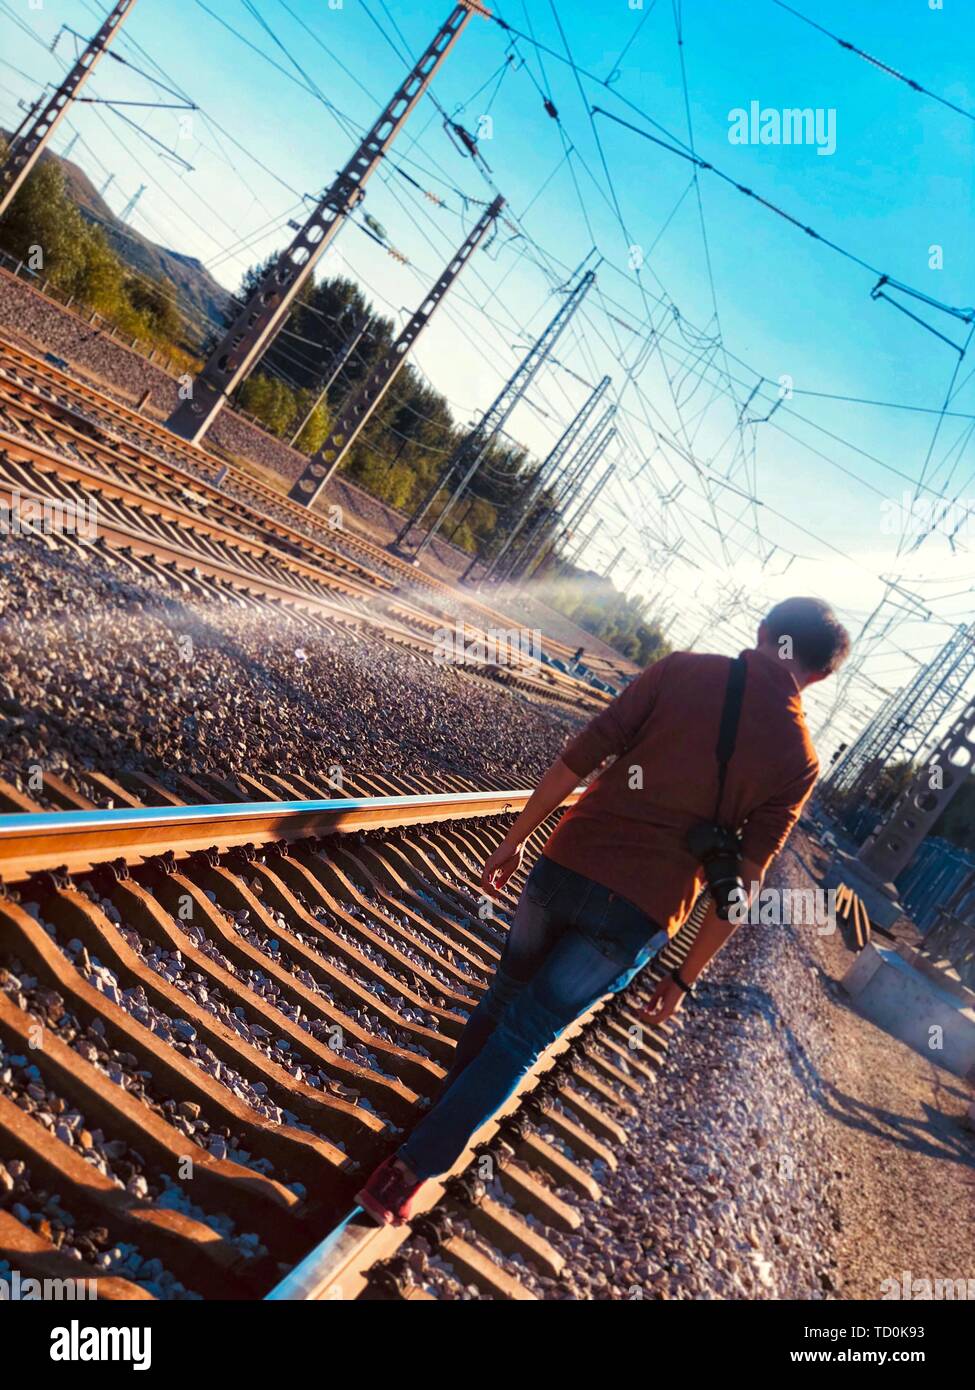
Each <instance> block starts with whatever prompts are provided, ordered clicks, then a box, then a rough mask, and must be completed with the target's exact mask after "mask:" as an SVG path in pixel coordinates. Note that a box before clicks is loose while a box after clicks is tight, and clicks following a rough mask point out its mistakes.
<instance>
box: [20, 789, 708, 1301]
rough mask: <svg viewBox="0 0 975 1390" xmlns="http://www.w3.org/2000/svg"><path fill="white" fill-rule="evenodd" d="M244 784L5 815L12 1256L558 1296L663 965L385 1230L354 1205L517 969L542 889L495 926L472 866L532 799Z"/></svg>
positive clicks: (644, 1044) (196, 1291) (642, 1072)
mask: <svg viewBox="0 0 975 1390" xmlns="http://www.w3.org/2000/svg"><path fill="white" fill-rule="evenodd" d="M254 785H255V786H256V785H258V783H256V782H255V784H254ZM381 789H382V788H380V790H381ZM310 790H316V789H315V788H311V789H310ZM347 790H348V789H347ZM357 790H358V789H357ZM236 791H237V795H238V798H239V799H238V800H236V801H234V802H231V803H229V804H223V805H220V804H203V805H197V806H182V805H165V806H155V807H142V806H138V805H132V806H126V807H120V808H117V809H115V810H110V811H102V810H98V809H91V810H87V811H85V810H75V811H66V812H62V813H46V814H45V813H39V812H36V813H34V814H30V813H23V814H20V815H12V816H11V815H8V816H3V817H0V869H2V872H3V879H4V884H3V896H2V897H0V1181H2V1182H3V1183H4V1185H5V1187H7V1188H8V1190H9V1192H8V1195H9V1197H10V1198H11V1199H12V1200H8V1201H7V1202H6V1203H5V1204H4V1205H3V1206H2V1207H0V1259H3V1258H6V1259H8V1260H10V1261H11V1262H16V1265H17V1267H18V1268H20V1269H22V1270H24V1271H26V1272H28V1273H30V1274H33V1275H34V1276H35V1277H54V1278H57V1277H68V1276H73V1277H76V1278H77V1277H85V1276H86V1275H87V1276H88V1277H97V1279H98V1289H99V1295H100V1296H101V1297H107V1298H130V1299H131V1298H147V1297H156V1298H167V1297H187V1296H193V1295H198V1296H201V1297H233V1296H238V1297H251V1298H261V1297H272V1298H278V1299H280V1298H286V1299H290V1298H296V1299H298V1298H300V1299H306V1298H342V1299H356V1298H404V1299H411V1300H412V1299H416V1298H421V1299H425V1298H435V1297H437V1296H438V1294H439V1293H443V1292H444V1291H447V1293H446V1296H457V1293H456V1290H457V1289H460V1290H462V1291H464V1292H463V1296H467V1297H473V1296H477V1297H486V1298H502V1299H531V1298H537V1297H558V1296H559V1294H558V1290H559V1280H560V1275H561V1271H562V1269H563V1263H564V1261H563V1257H562V1255H561V1254H559V1252H558V1251H557V1249H556V1248H555V1247H554V1246H553V1244H552V1243H551V1240H550V1239H549V1235H550V1233H551V1232H553V1231H564V1232H571V1231H572V1230H574V1229H576V1228H577V1227H578V1226H579V1225H580V1223H581V1219H582V1218H581V1215H580V1212H579V1210H578V1209H577V1207H576V1206H575V1205H574V1199H582V1200H587V1199H588V1200H592V1199H593V1198H598V1196H599V1180H598V1174H599V1171H600V1165H606V1166H609V1167H612V1166H614V1165H615V1162H616V1159H615V1157H614V1148H617V1147H618V1146H619V1145H620V1144H621V1143H622V1141H623V1138H624V1134H623V1130H622V1128H621V1120H622V1119H623V1118H625V1116H626V1114H627V1113H632V1111H633V1107H634V1105H635V1104H637V1103H640V1102H641V1097H642V1093H643V1091H644V1089H645V1088H646V1087H647V1086H648V1085H650V1084H651V1083H652V1080H653V1076H654V1071H655V1068H656V1066H657V1065H658V1064H659V1062H660V1060H661V1055H662V1051H663V1049H664V1047H665V1045H666V1042H667V1031H668V1030H666V1029H664V1030H661V1031H660V1032H646V1033H645V1032H644V1031H643V1030H642V1028H641V1027H640V1025H639V1021H638V1019H637V1016H636V1013H635V1012H634V1010H635V1006H636V1003H637V1001H638V998H639V996H640V995H641V994H642V993H643V992H644V991H645V990H646V989H647V988H649V986H650V985H651V983H652V980H653V978H654V973H653V969H652V968H648V970H647V971H645V972H644V973H643V975H642V976H641V977H640V979H639V980H638V981H637V982H635V984H634V986H631V989H630V991H629V992H628V993H627V994H626V995H623V996H620V997H618V998H615V999H613V1000H612V1001H611V1002H604V1003H603V1004H602V1005H597V1006H596V1007H595V1008H594V1009H593V1010H592V1011H591V1013H590V1014H589V1015H588V1016H587V1017H586V1018H584V1019H582V1020H580V1021H579V1023H578V1024H577V1025H575V1026H574V1027H573V1028H571V1029H569V1030H568V1031H567V1033H566V1034H565V1035H563V1037H562V1038H560V1039H559V1040H558V1042H557V1043H556V1044H555V1045H554V1046H553V1048H552V1049H550V1050H549V1052H548V1053H547V1054H545V1056H543V1057H542V1058H541V1059H540V1061H539V1063H538V1065H537V1067H536V1068H535V1070H534V1072H533V1073H532V1074H530V1075H529V1076H528V1077H527V1078H526V1079H525V1081H524V1082H523V1084H522V1085H521V1086H520V1087H519V1088H518V1091H517V1093H516V1095H515V1096H513V1097H512V1099H511V1101H509V1103H508V1104H507V1105H506V1106H505V1107H504V1108H503V1109H502V1111H501V1112H500V1113H499V1114H498V1115H496V1116H495V1117H494V1118H493V1119H492V1120H491V1121H490V1122H489V1123H488V1124H487V1125H485V1126H484V1127H483V1129H482V1130H481V1131H480V1132H479V1133H478V1134H477V1135H475V1136H474V1139H473V1141H472V1143H471V1145H470V1146H469V1147H468V1149H467V1150H466V1151H465V1153H464V1155H463V1156H462V1158H461V1160H460V1161H459V1162H458V1164H457V1165H456V1167H455V1169H454V1170H453V1171H452V1173H451V1174H449V1175H447V1177H446V1178H445V1179H444V1180H442V1181H438V1182H435V1183H431V1184H430V1185H429V1186H428V1188H426V1189H424V1194H423V1201H422V1202H421V1204H420V1206H419V1209H418V1212H417V1218H416V1219H415V1220H414V1221H413V1222H412V1225H411V1226H410V1227H405V1228H402V1229H395V1230H393V1229H388V1228H383V1229H380V1228H376V1227H373V1226H372V1225H371V1223H369V1222H368V1221H367V1220H366V1219H365V1218H364V1217H363V1216H362V1214H361V1213H355V1212H353V1208H354V1202H353V1194H354V1192H355V1190H356V1187H357V1185H358V1184H359V1183H360V1182H361V1180H362V1178H363V1176H364V1175H365V1173H366V1172H368V1170H369V1167H370V1166H371V1165H372V1164H374V1163H375V1162H376V1161H378V1159H379V1158H380V1157H382V1156H383V1155H384V1154H385V1153H387V1152H389V1151H391V1149H392V1148H394V1147H395V1145H396V1144H397V1142H398V1141H399V1139H400V1137H401V1136H402V1134H403V1132H404V1131H405V1130H406V1129H407V1128H408V1127H409V1126H410V1125H411V1124H412V1122H413V1120H414V1119H415V1118H416V1116H417V1114H418V1113H419V1112H420V1110H422V1108H423V1107H424V1106H425V1105H426V1103H427V1100H428V1098H429V1097H430V1096H431V1095H432V1094H433V1093H434V1092H435V1090H436V1087H437V1084H438V1082H439V1080H440V1078H441V1077H442V1075H443V1073H444V1071H445V1070H446V1067H447V1066H448V1065H449V1060H450V1057H451V1054H452V1052H453V1049H454V1047H455V1045H456V1039H457V1038H458V1036H459V1034H460V1031H461V1029H462V1027H463V1024H464V1019H465V1017H466V1016H467V1014H468V1013H469V1011H470V1010H471V1008H473V1006H474V1005H475V1004H476V1002H477V999H478V998H479V997H480V995H481V994H482V993H483V991H484V989H485V987H486V985H487V982H488V980H489V978H490V975H491V972H492V971H493V969H494V967H495V965H496V963H497V960H498V958H499V955H500V951H501V949H502V946H503V941H504V933H505V931H506V930H507V923H508V919H509V917H510V912H511V909H512V907H513V904H514V901H515V897H516V893H517V890H518V888H520V880H519V881H518V882H516V883H514V884H513V885H512V888H511V891H508V892H506V893H505V894H504V895H503V900H502V902H501V903H500V904H499V906H498V908H497V909H496V911H495V913H494V914H493V915H491V916H486V915H485V908H484V902H485V900H484V899H483V897H482V895H481V892H480V889H479V887H478V883H477V877H478V872H479V866H480V864H481V862H482V861H483V859H484V857H485V856H486V855H487V854H488V853H490V851H491V850H492V849H493V848H494V846H495V845H496V844H497V843H498V842H499V839H500V837H501V836H502V834H503V832H504V829H505V827H506V825H507V824H508V823H509V817H510V814H511V813H512V812H517V811H518V810H519V809H520V808H521V806H522V805H523V804H524V801H525V799H526V798H527V795H528V793H527V792H524V791H506V790H504V789H500V790H492V791H490V792H471V791H470V790H466V789H458V790H457V791H456V792H450V793H446V794H445V793H438V794H431V793H429V792H426V791H424V790H422V789H417V790H411V791H410V792H409V793H408V794H402V788H400V793H401V794H399V795H392V796H379V797H377V796H368V795H367V796H362V795H349V796H345V797H342V798H332V799H323V798H320V799H315V800H306V801H282V802H274V801H266V800H265V801H253V802H247V801H244V800H243V799H240V798H243V797H244V796H245V795H246V792H247V789H246V788H237V789H236ZM130 800H133V801H134V800H135V798H130ZM171 800H176V798H171ZM544 829H545V828H544V827H543V828H542V830H540V831H539V832H537V833H536V837H535V842H536V843H535V848H536V849H537V844H538V843H540V842H541V838H542V835H543V834H544ZM526 869H527V865H526ZM693 932H694V927H693V925H689V926H688V927H687V928H685V929H684V931H683V932H682V933H681V934H680V936H678V937H677V938H675V940H674V941H673V942H671V944H670V946H669V947H668V949H667V952H666V953H665V955H664V957H663V958H662V960H661V963H660V965H659V966H657V967H656V968H657V969H660V968H667V967H668V966H671V965H673V964H674V963H676V962H677V961H679V960H680V959H681V958H682V957H683V955H684V953H685V952H686V949H687V946H688V944H689V942H690V940H691V939H692V937H693ZM643 1103H645V1101H644V1102H643ZM451 1290H453V1292H451Z"/></svg>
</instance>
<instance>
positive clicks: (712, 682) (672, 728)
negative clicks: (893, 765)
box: [545, 650, 819, 934]
mask: <svg viewBox="0 0 975 1390" xmlns="http://www.w3.org/2000/svg"><path fill="white" fill-rule="evenodd" d="M742 655H743V656H744V657H745V661H746V663H747V668H748V669H747V676H746V680H745V694H744V699H743V702H742V710H741V721H740V723H739V726H738V737H737V741H736V744H735V751H734V754H733V756H732V758H731V762H730V764H729V766H728V775H727V781H726V783H725V792H724V798H723V801H722V805H721V816H720V820H721V822H722V824H725V825H729V826H739V827H743V854H744V857H745V858H746V859H749V860H752V861H753V862H755V863H757V864H760V865H762V866H763V867H764V866H765V865H766V864H767V863H768V861H769V860H770V859H771V858H772V856H773V855H774V854H776V853H777V852H778V850H779V849H780V848H781V847H782V845H783V844H784V843H785V841H786V839H787V837H788V835H789V832H790V831H791V829H792V827H793V826H794V825H795V823H796V821H797V820H798V819H799V813H800V811H801V810H802V806H803V803H804V802H805V800H806V798H807V797H808V795H809V793H810V792H811V790H812V787H813V783H814V782H815V780H816V776H817V774H818V772H819V764H818V761H817V758H816V753H815V750H814V748H813V746H812V742H811V740H810V738H809V733H808V730H807V728H806V723H805V719H804V717H803V712H802V701H801V698H800V693H799V687H798V686H797V685H796V682H795V680H794V679H793V677H792V675H791V673H790V672H789V670H788V668H787V667H785V666H783V665H781V664H780V663H779V662H778V661H777V660H776V658H775V657H769V656H766V655H765V654H764V653H763V652H760V651H757V650H749V651H746V652H743V653H742ZM729 666H730V661H729V659H728V657H725V656H708V655H699V654H698V653H696V652H672V653H671V655H670V656H666V657H664V658H663V659H662V660H660V661H658V662H656V663H655V664H654V665H653V666H650V667H648V668H647V670H645V671H644V672H643V674H642V675H640V676H638V677H637V679H636V680H635V681H633V682H632V683H631V684H630V685H629V686H628V687H627V688H626V690H624V691H623V693H622V694H621V695H619V696H618V697H617V698H616V699H615V700H614V701H613V703H612V704H611V705H609V706H608V707H607V708H606V709H605V710H603V711H602V712H601V713H599V714H597V715H596V717H595V718H594V719H593V720H591V721H590V723H589V724H587V725H586V727H585V728H584V729H583V730H582V732H581V733H580V734H578V735H577V736H576V737H575V738H573V739H572V740H571V741H570V742H569V744H568V746H567V747H566V749H565V752H564V753H563V754H562V761H563V762H564V763H566V765H567V766H568V767H569V768H571V770H572V771H573V772H574V773H576V775H577V776H578V777H580V778H582V777H587V776H588V775H589V773H590V772H592V771H593V769H594V768H596V767H598V766H599V765H600V763H602V762H603V761H604V760H605V759H606V758H608V757H614V758H615V762H613V763H611V764H610V765H609V766H608V767H607V768H606V769H604V771H603V772H602V773H601V774H600V776H599V777H597V778H596V779H595V781H594V782H593V783H592V785H591V786H590V787H589V789H588V790H587V791H586V793H585V795H584V796H582V797H581V798H580V800H579V801H578V802H577V803H576V805H575V806H572V807H570V808H569V809H568V810H567V811H566V812H565V813H564V815H563V817H562V820H561V823H560V824H559V826H558V828H557V829H556V830H555V832H554V834H553V835H552V836H551V837H550V839H549V841H548V843H547V844H546V846H545V854H546V855H547V856H548V858H549V859H553V860H554V861H555V862H556V863H557V864H562V865H563V866H564V867H565V868H568V869H575V871H576V872H577V873H580V874H584V875H585V876H586V877H587V878H591V879H594V880H595V881H596V882H597V883H601V884H602V885H603V886H604V887H606V888H609V889H611V890H612V891H613V892H614V893H619V895H620V897H623V898H627V899H628V900H629V901H630V902H632V903H635V904H636V906H637V907H639V908H640V909H641V910H642V911H643V912H645V913H646V914H647V916H649V917H651V918H652V919H653V920H654V921H655V922H657V923H658V924H659V925H660V926H662V927H664V928H666V930H667V931H668V932H669V933H670V934H673V933H674V932H675V931H676V930H677V929H678V927H680V925H681V924H682V923H683V922H684V920H685V919H686V917H687V914H688V913H689V912H690V910H691V907H692V906H693V904H694V900H695V898H696V897H697V895H698V893H699V892H700V891H701V890H702V889H703V887H704V876H703V873H702V872H701V866H700V864H699V863H698V861H697V860H696V859H695V858H694V856H693V855H692V854H690V853H689V852H688V851H687V850H686V849H685V848H684V836H685V835H686V833H687V831H688V829H689V828H690V826H691V825H693V824H694V823H695V822H697V821H702V820H711V819H712V818H713V817H714V809H715V806H714V804H715V798H716V797H717V793H718V761H717V758H716V756H715V744H716V743H717V738H718V725H719V723H720V720H721V709H722V705H723V703H724V695H725V688H726V686H727V682H728V670H729Z"/></svg>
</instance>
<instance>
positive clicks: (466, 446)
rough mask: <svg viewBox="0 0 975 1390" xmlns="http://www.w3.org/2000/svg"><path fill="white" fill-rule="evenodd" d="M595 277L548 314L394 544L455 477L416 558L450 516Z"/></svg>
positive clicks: (403, 542)
mask: <svg viewBox="0 0 975 1390" xmlns="http://www.w3.org/2000/svg"><path fill="white" fill-rule="evenodd" d="M595 279H596V272H595V271H594V270H587V271H586V273H585V275H583V277H582V279H581V280H580V281H579V283H578V284H577V285H576V286H575V287H574V288H573V289H572V290H571V291H570V293H569V295H568V297H567V299H566V300H565V303H564V304H562V305H561V306H560V307H559V309H558V312H557V313H556V314H555V315H554V316H553V317H552V319H551V320H550V322H549V323H548V325H547V326H546V327H545V329H544V330H543V331H542V333H541V336H540V337H538V338H537V339H536V340H535V342H534V343H533V344H532V346H531V348H530V349H529V350H528V352H527V353H526V355H525V356H524V357H523V358H522V360H521V362H520V363H519V364H518V366H517V368H516V369H515V371H514V372H513V374H512V375H511V377H510V378H509V379H508V381H506V382H505V384H504V386H503V387H502V388H501V391H500V393H499V394H498V396H497V398H496V399H495V400H494V401H493V402H492V404H491V405H490V406H489V407H488V409H487V410H486V411H485V412H484V415H483V416H482V418H481V420H480V422H479V423H478V424H477V425H476V426H475V427H474V429H473V430H471V432H470V433H469V434H468V435H466V436H465V438H464V439H463V440H462V441H461V443H460V444H459V445H458V446H457V448H456V449H455V450H454V452H453V454H452V455H451V458H450V462H449V463H448V465H447V469H446V472H445V473H444V476H443V477H442V478H441V479H440V481H439V482H438V483H436V484H435V486H434V487H433V488H432V489H431V490H430V492H429V493H428V495H427V497H426V498H425V500H424V501H423V503H422V504H421V506H420V507H419V509H418V510H417V511H416V512H415V513H414V515H413V516H412V517H411V518H410V519H409V521H407V523H406V525H405V526H404V527H403V528H402V530H401V531H400V533H399V535H398V536H397V538H396V541H397V545H398V546H400V547H402V548H403V549H408V545H409V536H410V533H411V531H412V530H413V529H414V527H418V526H419V525H420V524H421V522H422V521H423V519H424V517H425V516H426V515H427V513H428V512H429V510H430V508H431V507H432V506H433V504H434V502H435V501H436V499H437V497H438V496H439V495H440V493H441V492H442V491H443V489H444V488H445V487H447V486H448V485H449V484H450V483H452V482H453V481H454V480H455V479H457V480H458V481H457V485H456V487H455V488H454V491H453V493H452V494H451V496H450V498H449V499H448V501H447V505H446V506H445V507H444V508H443V510H442V511H441V513H440V515H439V516H438V517H437V519H436V521H435V522H434V524H433V526H432V527H431V528H430V530H429V531H428V532H427V534H426V535H425V536H424V537H423V539H422V540H421V541H420V543H419V545H418V546H417V547H416V551H415V558H416V559H417V560H418V559H419V558H420V556H421V555H422V554H423V552H424V551H425V550H426V548H427V546H428V545H430V544H431V542H432V541H433V539H434V537H435V536H436V534H437V532H438V531H439V530H440V528H441V526H442V525H443V523H444V522H445V521H446V519H447V517H448V516H449V515H450V512H451V511H452V510H453V508H454V506H455V505H456V503H457V500H458V498H459V497H460V496H461V494H462V493H463V492H464V490H465V488H466V487H467V485H468V483H469V482H470V481H471V479H472V478H473V476H474V474H475V473H476V472H477V470H478V468H479V467H480V466H481V463H482V462H483V460H484V458H485V456H486V454H487V452H488V450H489V448H490V447H491V445H492V443H493V442H494V440H495V439H496V438H497V435H498V433H499V431H500V430H501V429H502V427H503V425H504V424H505V421H506V420H507V419H508V417H509V416H510V414H511V412H512V411H513V410H514V408H515V406H516V405H517V404H518V402H519V401H520V400H521V399H522V397H523V396H524V394H525V392H526V391H527V390H528V387H529V386H530V385H531V383H532V382H533V381H534V379H535V377H536V376H537V374H538V372H539V371H540V369H541V367H542V365H543V364H544V362H545V361H546V359H547V358H548V357H549V355H550V353H551V351H552V349H553V348H554V346H555V344H556V343H557V342H558V340H559V337H560V336H561V334H562V332H563V330H564V329H565V328H566V326H567V324H568V323H569V320H570V319H571V318H572V315H573V314H574V313H575V311H576V310H577V309H578V307H579V305H580V304H581V303H582V301H583V299H584V298H585V297H586V295H587V294H588V293H589V290H590V289H591V287H592V285H593V282H594V281H595Z"/></svg>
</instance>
